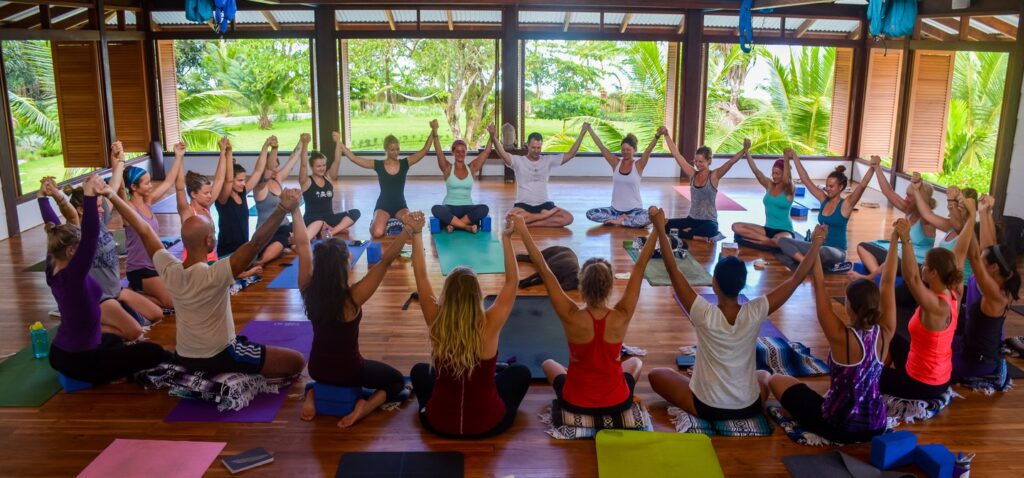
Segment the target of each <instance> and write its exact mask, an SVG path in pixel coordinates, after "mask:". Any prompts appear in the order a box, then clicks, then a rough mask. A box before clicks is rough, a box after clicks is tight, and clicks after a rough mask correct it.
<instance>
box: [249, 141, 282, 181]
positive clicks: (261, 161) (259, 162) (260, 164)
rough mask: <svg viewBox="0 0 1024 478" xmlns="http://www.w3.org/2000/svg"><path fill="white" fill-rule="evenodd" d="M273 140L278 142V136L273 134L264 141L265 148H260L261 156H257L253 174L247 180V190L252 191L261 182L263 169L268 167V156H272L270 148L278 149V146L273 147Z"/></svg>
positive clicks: (275, 142)
mask: <svg viewBox="0 0 1024 478" xmlns="http://www.w3.org/2000/svg"><path fill="white" fill-rule="evenodd" d="M271 140H273V143H274V144H277V138H275V137H274V136H271V137H269V138H267V140H266V141H264V142H263V148H262V149H260V156H259V157H258V158H256V165H255V166H253V168H252V174H250V175H249V177H248V178H247V179H246V181H245V190H246V191H252V190H253V189H256V185H257V184H259V182H260V179H261V178H263V171H265V170H266V169H267V157H268V156H270V150H271V149H273V150H274V151H275V152H276V151H277V148H276V147H272V145H271ZM275 154H276V153H275Z"/></svg>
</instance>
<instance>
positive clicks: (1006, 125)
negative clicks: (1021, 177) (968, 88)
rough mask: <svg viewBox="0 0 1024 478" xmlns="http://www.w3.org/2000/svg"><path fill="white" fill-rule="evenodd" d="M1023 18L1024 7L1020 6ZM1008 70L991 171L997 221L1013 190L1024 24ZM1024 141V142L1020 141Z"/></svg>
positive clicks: (1023, 69)
mask: <svg viewBox="0 0 1024 478" xmlns="http://www.w3.org/2000/svg"><path fill="white" fill-rule="evenodd" d="M1020 16H1021V18H1024V4H1021V6H1020ZM1009 55H1010V58H1009V61H1008V62H1007V66H1006V83H1005V85H1006V86H1004V92H1003V106H1002V108H1003V109H1002V113H1001V114H1000V115H999V137H998V139H997V140H996V158H995V165H994V166H993V169H992V189H991V190H990V192H991V194H993V195H995V198H996V205H995V213H996V214H997V216H996V217H998V216H1001V215H1002V214H1003V209H1004V207H1005V206H1006V191H1007V189H1009V187H1010V163H1011V161H1012V155H1013V143H1014V137H1015V136H1016V132H1017V114H1018V113H1019V112H1020V99H1021V98H1020V96H1021V88H1022V87H1024V58H1022V56H1024V22H1017V48H1016V49H1014V51H1012V52H1010V53H1009ZM1021 140H1024V138H1021Z"/></svg>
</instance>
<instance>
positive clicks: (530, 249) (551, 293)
mask: <svg viewBox="0 0 1024 478" xmlns="http://www.w3.org/2000/svg"><path fill="white" fill-rule="evenodd" d="M509 220H510V221H511V223H512V227H513V229H514V230H515V231H516V232H517V233H518V234H519V237H520V238H522V240H523V245H524V246H526V252H527V253H529V254H530V261H531V262H533V265H534V267H536V268H537V273H539V274H540V278H541V279H542V280H543V281H544V287H545V288H546V289H547V290H548V297H549V298H550V299H551V305H552V306H553V307H554V309H555V312H556V313H558V318H559V319H561V320H563V321H564V320H567V319H568V318H569V317H570V316H571V315H572V313H573V312H574V311H576V310H577V309H579V307H578V306H577V305H576V303H575V302H573V300H572V299H571V298H569V296H568V295H567V294H566V293H565V291H564V290H562V284H561V283H559V282H558V278H557V277H555V273H554V272H551V267H549V266H548V263H547V261H545V260H544V255H543V254H542V253H541V252H540V249H539V248H537V243H536V242H534V240H533V235H531V234H530V230H529V229H528V228H527V227H526V220H525V219H523V217H522V216H518V215H512V216H511V217H510V218H509Z"/></svg>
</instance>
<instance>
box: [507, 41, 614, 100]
mask: <svg viewBox="0 0 1024 478" xmlns="http://www.w3.org/2000/svg"><path fill="white" fill-rule="evenodd" d="M601 43H604V42H588V41H567V42H562V41H536V42H528V43H527V44H526V60H525V63H524V68H523V71H524V74H525V83H526V86H525V87H526V88H527V89H531V90H533V91H534V92H535V94H536V96H537V97H540V96H541V95H540V91H541V89H542V88H545V87H548V88H552V89H553V90H554V93H555V94H559V93H578V92H583V91H587V90H594V89H596V88H598V87H599V86H600V84H601V83H600V82H601V78H602V77H603V76H604V74H603V71H602V69H600V68H598V67H596V66H595V65H594V63H596V62H598V61H600V60H604V59H607V58H608V57H609V56H610V55H609V54H608V53H609V52H608V51H607V50H603V49H602V48H601V46H600V44H601Z"/></svg>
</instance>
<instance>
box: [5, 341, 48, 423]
mask: <svg viewBox="0 0 1024 478" xmlns="http://www.w3.org/2000/svg"><path fill="white" fill-rule="evenodd" d="M25 333H26V334H27V333H28V330H27V329H26V330H25ZM56 333H57V328H56V327H54V328H52V329H50V330H49V331H48V332H47V334H49V336H50V341H51V342H52V341H53V336H54V335H56ZM59 391H60V382H58V381H57V372H55V371H54V370H53V368H52V367H50V359H48V358H39V359H37V358H35V356H33V355H32V345H29V346H27V347H25V348H23V349H21V351H19V352H18V353H16V354H14V355H13V356H12V357H10V358H8V359H7V360H4V361H3V363H0V407H38V406H40V405H42V404H44V403H46V401H47V400H49V399H50V397H52V396H54V394H56V393H57V392H59Z"/></svg>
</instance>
